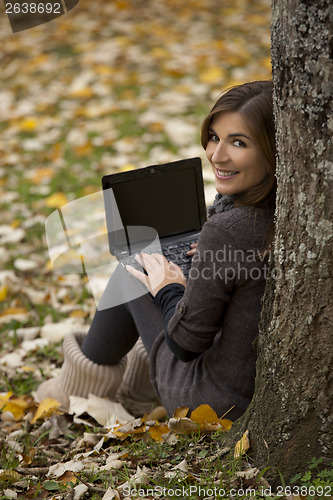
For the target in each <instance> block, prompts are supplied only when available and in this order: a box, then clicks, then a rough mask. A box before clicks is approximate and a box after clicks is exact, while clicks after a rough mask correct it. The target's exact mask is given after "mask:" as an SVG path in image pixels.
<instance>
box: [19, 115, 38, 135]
mask: <svg viewBox="0 0 333 500" xmlns="http://www.w3.org/2000/svg"><path fill="white" fill-rule="evenodd" d="M36 125H37V120H36V118H25V119H24V120H23V121H22V122H21V123H20V128H21V130H23V131H25V132H31V131H32V130H35V128H36Z"/></svg>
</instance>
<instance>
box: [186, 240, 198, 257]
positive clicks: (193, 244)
mask: <svg viewBox="0 0 333 500" xmlns="http://www.w3.org/2000/svg"><path fill="white" fill-rule="evenodd" d="M197 246H198V243H191V250H189V251H188V252H187V255H188V256H189V257H193V255H194V254H195V251H196V249H197Z"/></svg>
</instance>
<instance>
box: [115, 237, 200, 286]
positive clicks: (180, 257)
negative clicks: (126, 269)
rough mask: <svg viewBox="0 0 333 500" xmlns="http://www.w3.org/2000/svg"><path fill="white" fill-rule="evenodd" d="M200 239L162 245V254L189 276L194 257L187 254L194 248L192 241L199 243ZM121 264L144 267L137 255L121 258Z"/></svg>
mask: <svg viewBox="0 0 333 500" xmlns="http://www.w3.org/2000/svg"><path fill="white" fill-rule="evenodd" d="M197 241H198V240H195V239H194V240H190V241H181V242H178V243H173V244H172V245H167V246H162V247H161V250H162V254H163V255H164V257H165V258H166V259H167V260H169V261H171V262H173V263H174V264H177V266H179V267H180V268H181V270H182V271H183V273H184V276H186V278H187V277H188V274H189V271H190V268H191V261H192V257H190V256H189V255H187V252H188V251H189V250H192V248H191V244H192V243H197ZM145 253H158V252H157V251H156V250H150V251H146V250H145ZM121 264H122V265H123V266H127V265H131V266H133V267H135V268H136V269H139V270H140V271H142V267H141V266H140V264H139V263H138V262H137V261H136V260H135V255H130V256H128V257H126V258H124V259H122V260H121Z"/></svg>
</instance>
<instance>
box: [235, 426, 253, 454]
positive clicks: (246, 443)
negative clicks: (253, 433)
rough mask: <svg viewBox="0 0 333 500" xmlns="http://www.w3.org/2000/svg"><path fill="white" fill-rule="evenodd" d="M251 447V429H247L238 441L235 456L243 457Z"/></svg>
mask: <svg viewBox="0 0 333 500" xmlns="http://www.w3.org/2000/svg"><path fill="white" fill-rule="evenodd" d="M249 448H250V440H249V431H248V430H246V431H245V432H244V434H243V436H242V438H241V439H240V440H239V441H238V442H237V443H236V446H235V451H234V458H238V457H241V456H242V455H244V453H246V452H247V450H248V449H249Z"/></svg>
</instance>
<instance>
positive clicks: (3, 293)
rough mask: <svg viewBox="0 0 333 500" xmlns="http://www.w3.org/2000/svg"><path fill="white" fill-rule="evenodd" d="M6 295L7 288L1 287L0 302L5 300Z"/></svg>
mask: <svg viewBox="0 0 333 500" xmlns="http://www.w3.org/2000/svg"><path fill="white" fill-rule="evenodd" d="M7 293H8V290H7V287H6V285H3V286H2V287H1V288H0V302H1V301H2V300H5V298H6V297H7Z"/></svg>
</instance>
